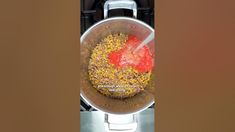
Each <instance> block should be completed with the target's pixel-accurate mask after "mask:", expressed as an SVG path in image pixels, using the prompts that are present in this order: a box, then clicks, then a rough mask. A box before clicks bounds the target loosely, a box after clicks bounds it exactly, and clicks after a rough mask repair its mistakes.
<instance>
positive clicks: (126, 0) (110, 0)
mask: <svg viewBox="0 0 235 132" xmlns="http://www.w3.org/2000/svg"><path fill="white" fill-rule="evenodd" d="M113 9H129V10H132V11H133V17H134V18H137V4H136V2H135V1H134V0H107V1H106V2H105V3H104V19H106V18H108V11H109V10H113Z"/></svg>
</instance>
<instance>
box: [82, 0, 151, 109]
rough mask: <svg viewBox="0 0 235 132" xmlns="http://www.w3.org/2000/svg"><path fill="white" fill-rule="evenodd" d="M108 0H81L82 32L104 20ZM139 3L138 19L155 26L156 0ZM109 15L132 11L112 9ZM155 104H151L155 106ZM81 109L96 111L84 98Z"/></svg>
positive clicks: (138, 0) (126, 13) (140, 1)
mask: <svg viewBox="0 0 235 132" xmlns="http://www.w3.org/2000/svg"><path fill="white" fill-rule="evenodd" d="M105 1H106V0H81V4H80V5H81V25H80V29H81V34H83V33H84V32H85V31H86V30H87V29H88V28H89V27H91V26H92V25H93V24H95V23H96V22H98V21H100V20H103V19H104V17H103V6H104V3H105ZM135 2H136V4H137V19H139V20H141V21H143V22H145V23H147V24H148V25H150V26H151V27H153V28H154V0H135ZM108 16H109V17H114V16H128V17H132V11H130V10H126V9H117V10H112V11H110V13H109V15H108ZM153 107H154V105H152V106H150V108H153ZM80 111H95V109H94V108H92V107H91V106H90V105H88V104H87V103H86V102H85V101H84V100H83V99H82V98H81V100H80Z"/></svg>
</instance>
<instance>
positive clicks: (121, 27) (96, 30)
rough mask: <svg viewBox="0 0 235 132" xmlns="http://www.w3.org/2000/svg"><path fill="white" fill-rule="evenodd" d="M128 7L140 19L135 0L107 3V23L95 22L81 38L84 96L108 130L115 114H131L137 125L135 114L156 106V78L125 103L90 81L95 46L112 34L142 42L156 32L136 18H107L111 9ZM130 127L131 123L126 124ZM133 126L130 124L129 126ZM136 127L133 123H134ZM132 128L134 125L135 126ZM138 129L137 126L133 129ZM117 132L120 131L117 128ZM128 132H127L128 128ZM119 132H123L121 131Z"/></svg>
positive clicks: (105, 8) (82, 95)
mask: <svg viewBox="0 0 235 132" xmlns="http://www.w3.org/2000/svg"><path fill="white" fill-rule="evenodd" d="M118 8H125V9H131V10H133V16H134V17H137V6H136V3H135V2H134V1H133V0H108V1H106V3H105V5H104V18H105V19H104V20H102V21H100V22H98V23H96V24H95V25H93V26H92V27H90V28H89V29H88V30H87V31H86V32H85V33H84V34H83V35H82V36H81V39H80V43H81V45H80V49H81V51H80V52H81V59H80V60H81V66H80V68H81V74H82V75H81V77H82V79H81V97H82V98H83V99H84V100H85V101H86V102H87V103H89V104H90V105H91V106H93V107H94V108H96V109H97V110H100V111H102V112H104V113H106V115H105V122H106V123H107V124H108V126H107V127H108V129H109V131H111V125H110V124H111V123H110V122H109V117H111V115H108V114H112V119H113V118H114V117H113V116H114V115H119V116H123V115H126V117H127V116H128V115H131V117H130V118H133V121H134V123H135V122H136V118H135V113H137V112H140V111H143V110H145V109H147V108H148V107H149V106H151V105H152V104H153V103H154V96H153V93H154V81H153V80H154V79H153V77H152V79H151V81H150V83H149V85H148V86H147V87H146V88H145V90H144V91H143V92H141V93H139V94H137V95H135V96H133V97H131V98H127V99H124V100H119V99H112V98H109V97H106V96H103V95H102V94H100V93H99V92H98V91H96V90H95V89H94V88H93V87H92V85H91V83H90V81H89V78H88V72H87V70H88V69H87V68H88V63H89V58H90V55H91V53H92V50H93V48H94V47H95V46H96V44H97V43H98V42H99V41H100V40H101V39H103V38H104V37H106V36H107V35H109V34H113V33H125V34H128V35H135V36H136V37H138V38H139V39H140V40H143V39H144V38H145V37H146V36H148V35H149V34H150V33H151V32H154V29H153V28H151V27H150V26H149V25H147V24H146V23H144V22H142V21H140V20H137V19H135V18H129V17H112V18H107V16H108V11H109V10H112V9H118ZM148 46H149V49H150V51H151V52H152V54H153V55H154V52H155V51H154V49H155V48H154V41H152V42H150V43H149V44H148ZM127 124H128V123H127ZM129 124H130V123H129ZM132 124H133V122H132ZM132 127H133V126H132ZM134 127H135V126H134ZM115 129H117V128H115ZM125 130H127V129H125ZM119 131H120V130H119Z"/></svg>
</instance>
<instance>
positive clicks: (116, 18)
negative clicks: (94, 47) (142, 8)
mask: <svg viewBox="0 0 235 132" xmlns="http://www.w3.org/2000/svg"><path fill="white" fill-rule="evenodd" d="M111 20H130V21H135V22H137V23H139V24H141V25H143V26H145V27H147V28H149V29H150V30H151V31H152V32H154V29H153V28H152V27H150V26H149V25H148V24H146V23H145V22H143V21H140V20H138V19H135V18H130V17H111V18H107V19H104V20H101V21H99V22H97V23H95V24H94V25H92V26H91V27H90V28H88V29H87V30H86V31H85V32H84V33H83V34H82V36H81V38H80V44H82V41H83V40H84V38H85V37H86V36H87V35H88V33H89V31H90V30H91V29H92V28H94V27H96V26H98V25H100V24H101V23H103V22H107V21H111Z"/></svg>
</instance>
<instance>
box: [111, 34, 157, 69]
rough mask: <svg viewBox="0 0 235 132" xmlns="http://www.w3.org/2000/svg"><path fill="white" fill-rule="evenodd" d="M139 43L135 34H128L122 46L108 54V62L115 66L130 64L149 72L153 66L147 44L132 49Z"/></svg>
mask: <svg viewBox="0 0 235 132" xmlns="http://www.w3.org/2000/svg"><path fill="white" fill-rule="evenodd" d="M140 43H141V41H140V40H139V39H138V38H136V37H135V36H129V37H128V40H127V42H126V43H125V44H124V46H123V47H122V48H121V49H120V50H118V51H113V52H111V53H110V54H109V55H108V59H109V63H111V64H114V65H115V66H116V67H117V68H121V67H124V66H131V67H133V68H134V69H136V70H137V71H139V72H149V71H151V70H152V68H153V56H152V54H151V53H150V50H149V48H148V47H147V46H144V47H142V48H141V49H139V50H138V51H136V52H133V51H134V49H135V48H136V47H137V46H138V45H139V44H140Z"/></svg>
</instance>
